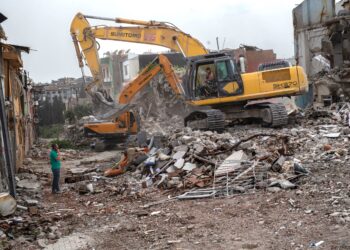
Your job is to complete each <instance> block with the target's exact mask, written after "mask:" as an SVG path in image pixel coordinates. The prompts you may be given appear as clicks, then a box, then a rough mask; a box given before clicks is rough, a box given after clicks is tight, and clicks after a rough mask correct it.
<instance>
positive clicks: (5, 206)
mask: <svg viewBox="0 0 350 250" xmlns="http://www.w3.org/2000/svg"><path fill="white" fill-rule="evenodd" d="M16 205H17V203H16V200H15V199H14V198H13V197H12V196H11V195H10V194H9V193H1V194H0V214H1V216H8V215H10V214H13V213H14V212H15V210H16Z"/></svg>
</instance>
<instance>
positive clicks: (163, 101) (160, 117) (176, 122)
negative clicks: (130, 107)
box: [133, 68, 191, 134]
mask: <svg viewBox="0 0 350 250" xmlns="http://www.w3.org/2000/svg"><path fill="white" fill-rule="evenodd" d="M175 72H176V74H177V75H178V76H179V77H181V76H182V75H183V74H184V69H181V68H178V69H175ZM133 104H135V105H136V109H137V110H138V114H139V115H140V118H141V126H142V130H145V131H147V132H148V133H151V134H153V133H155V132H161V133H163V134H168V133H170V132H171V131H173V130H174V129H177V128H183V126H184V125H183V116H184V114H186V113H187V112H189V110H190V109H191V107H190V106H188V105H187V104H186V103H185V102H184V101H183V100H182V99H181V98H179V97H178V96H176V95H175V93H174V91H173V90H172V89H171V87H170V85H169V84H168V82H167V81H166V79H165V76H164V75H163V74H159V75H157V76H156V77H154V78H153V79H152V80H151V82H150V84H149V86H147V87H145V88H144V89H143V90H142V91H141V92H140V93H139V94H138V97H136V98H135V100H134V101H133Z"/></svg>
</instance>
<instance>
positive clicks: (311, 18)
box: [293, 0, 350, 106]
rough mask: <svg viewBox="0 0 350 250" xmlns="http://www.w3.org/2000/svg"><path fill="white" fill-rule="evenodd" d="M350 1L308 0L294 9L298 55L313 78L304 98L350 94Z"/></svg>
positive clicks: (334, 98) (324, 101)
mask: <svg viewBox="0 0 350 250" xmlns="http://www.w3.org/2000/svg"><path fill="white" fill-rule="evenodd" d="M349 21H350V2H349V1H348V0H343V1H340V2H337V3H335V1H334V0H328V1H318V0H305V1H304V2H302V3H301V4H300V5H298V6H297V7H296V8H295V9H294V10H293V24H294V39H295V58H296V61H297V63H298V64H299V65H301V66H302V67H303V68H304V69H305V71H306V73H307V74H308V76H309V78H310V80H311V85H312V86H311V88H310V89H311V92H310V93H309V94H307V95H305V96H303V97H302V98H301V99H300V98H299V101H300V100H302V102H303V104H302V105H301V106H306V105H308V104H310V103H311V102H312V101H313V100H315V101H316V103H319V104H322V105H324V104H325V105H330V104H331V103H332V102H335V101H344V100H348V99H349V97H350V85H349V80H350V70H349V69H350V33H349V32H350V23H349Z"/></svg>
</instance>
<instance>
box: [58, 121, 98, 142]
mask: <svg viewBox="0 0 350 250" xmlns="http://www.w3.org/2000/svg"><path fill="white" fill-rule="evenodd" d="M89 122H98V120H97V119H96V118H95V117H94V116H92V115H90V116H84V117H82V118H81V119H80V120H78V121H77V122H75V123H74V124H68V125H65V126H64V138H66V139H67V140H69V141H71V142H72V143H73V144H74V145H75V146H88V145H90V144H91V142H92V141H93V139H91V138H87V137H85V135H84V124H85V123H89Z"/></svg>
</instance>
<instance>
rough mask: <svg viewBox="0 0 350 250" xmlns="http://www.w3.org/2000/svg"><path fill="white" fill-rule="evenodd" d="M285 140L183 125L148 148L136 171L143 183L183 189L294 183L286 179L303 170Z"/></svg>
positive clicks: (241, 189) (235, 188) (242, 188)
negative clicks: (162, 145)
mask: <svg viewBox="0 0 350 250" xmlns="http://www.w3.org/2000/svg"><path fill="white" fill-rule="evenodd" d="M259 138H262V139H261V140H260V141H259V142H258V141H257V140H255V141H251V140H253V139H259ZM288 140H289V137H288V136H285V135H283V134H277V135H273V134H266V133H257V134H253V136H250V137H249V138H244V139H241V140H239V139H238V137H235V136H232V135H231V133H223V134H218V133H216V132H212V131H192V130H191V129H190V128H185V129H183V130H181V131H177V132H176V133H173V134H172V135H170V136H169V137H168V145H167V147H165V148H161V149H155V148H152V150H151V151H150V153H149V154H148V155H149V158H148V159H146V160H145V161H144V162H142V163H141V164H139V166H137V168H136V169H139V171H137V170H136V172H135V174H136V175H139V177H141V178H143V181H144V182H147V183H148V185H152V184H151V183H153V185H154V186H156V187H158V188H162V189H176V190H182V191H183V190H187V189H190V188H210V189H212V188H214V189H215V190H216V191H215V192H217V193H218V194H219V193H220V191H225V192H226V193H227V192H228V191H229V192H230V193H236V192H244V191H246V190H248V189H250V188H267V187H270V186H271V187H272V186H278V187H280V188H294V187H296V186H295V185H294V184H293V183H291V182H290V180H291V181H293V182H295V181H296V180H297V179H298V177H300V176H301V175H305V174H307V171H306V170H305V169H304V168H303V167H302V165H301V164H300V161H298V160H297V159H294V158H293V157H290V156H291V155H292V152H291V148H290V145H289V144H288ZM277 165H278V166H277ZM228 187H229V188H228ZM228 189H230V190H228Z"/></svg>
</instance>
